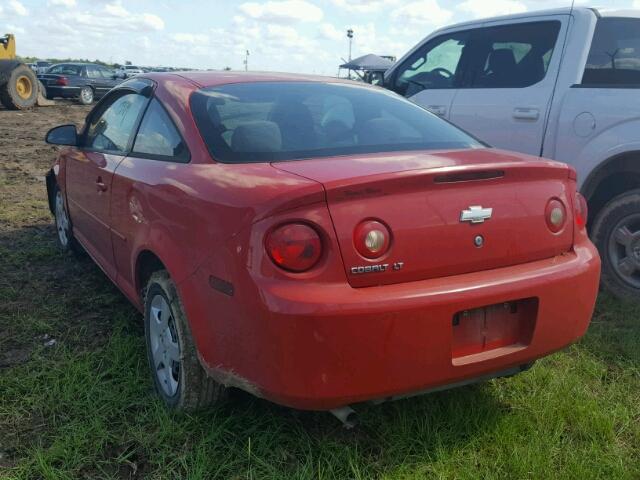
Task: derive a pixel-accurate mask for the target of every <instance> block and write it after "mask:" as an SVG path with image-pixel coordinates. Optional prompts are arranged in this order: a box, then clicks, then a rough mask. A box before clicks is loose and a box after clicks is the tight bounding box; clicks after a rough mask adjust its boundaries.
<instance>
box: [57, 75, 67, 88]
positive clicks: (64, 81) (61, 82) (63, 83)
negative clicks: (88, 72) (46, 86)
mask: <svg viewBox="0 0 640 480" xmlns="http://www.w3.org/2000/svg"><path fill="white" fill-rule="evenodd" d="M56 85H60V86H62V87H66V86H67V85H69V79H68V78H67V77H58V79H57V80H56Z"/></svg>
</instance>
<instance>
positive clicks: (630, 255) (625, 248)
mask: <svg viewBox="0 0 640 480" xmlns="http://www.w3.org/2000/svg"><path fill="white" fill-rule="evenodd" d="M609 258H610V260H611V265H612V267H613V270H614V271H615V272H616V274H617V275H619V276H620V277H621V278H622V279H623V280H624V281H625V282H627V283H628V284H629V285H631V286H632V287H634V288H640V213H637V214H633V215H629V216H627V217H625V218H623V219H622V220H620V221H619V222H618V223H617V225H616V226H615V227H614V229H613V231H612V234H611V237H610V238H609Z"/></svg>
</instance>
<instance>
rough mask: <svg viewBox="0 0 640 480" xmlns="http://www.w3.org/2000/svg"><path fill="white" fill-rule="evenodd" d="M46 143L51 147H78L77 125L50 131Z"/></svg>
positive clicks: (62, 126) (64, 126)
mask: <svg viewBox="0 0 640 480" xmlns="http://www.w3.org/2000/svg"><path fill="white" fill-rule="evenodd" d="M45 141H46V142H47V143H50V144H51V145H67V146H70V147H75V146H77V145H78V130H77V129H76V126H75V125H61V126H59V127H55V128H52V129H51V130H49V131H48V132H47V136H46V137H45Z"/></svg>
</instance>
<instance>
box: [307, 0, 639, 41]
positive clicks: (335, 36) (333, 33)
mask: <svg viewBox="0 0 640 480" xmlns="http://www.w3.org/2000/svg"><path fill="white" fill-rule="evenodd" d="M638 1H640V0H638ZM346 36H347V33H346V30H338V29H337V28H336V27H335V26H334V25H333V24H331V23H323V24H322V25H320V26H319V27H318V38H321V39H324V40H332V41H335V42H337V41H339V40H344V39H345V38H346Z"/></svg>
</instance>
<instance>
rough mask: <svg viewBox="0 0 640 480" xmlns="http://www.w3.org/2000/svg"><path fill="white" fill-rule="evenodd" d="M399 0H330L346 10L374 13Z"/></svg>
mask: <svg viewBox="0 0 640 480" xmlns="http://www.w3.org/2000/svg"><path fill="white" fill-rule="evenodd" d="M399 2H400V0H331V3H333V4H334V5H335V6H337V7H340V8H342V9H344V10H347V11H348V12H358V13H375V12H379V11H380V10H382V9H383V8H388V7H390V6H393V5H396V4H398V3H399Z"/></svg>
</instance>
